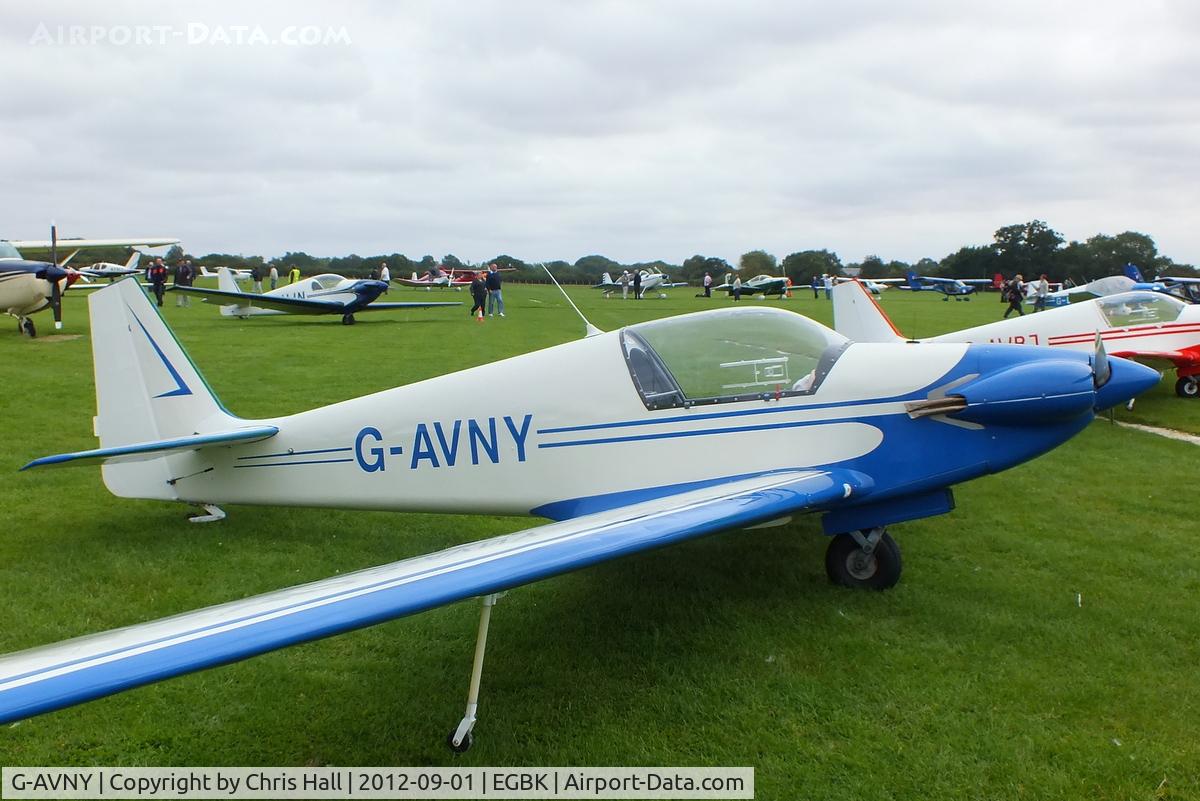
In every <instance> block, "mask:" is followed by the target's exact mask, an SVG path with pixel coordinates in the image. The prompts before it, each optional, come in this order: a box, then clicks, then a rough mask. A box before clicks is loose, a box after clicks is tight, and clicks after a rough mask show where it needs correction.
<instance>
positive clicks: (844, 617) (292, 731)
mask: <svg viewBox="0 0 1200 801" xmlns="http://www.w3.org/2000/svg"><path fill="white" fill-rule="evenodd" d="M572 294H573V296H574V297H576V298H577V301H578V302H579V303H580V304H581V305H582V306H583V308H584V309H585V311H586V312H587V313H588V315H589V316H590V317H591V319H592V320H593V322H594V323H596V324H597V325H599V326H600V327H601V328H606V329H608V328H614V327H617V326H619V325H622V324H624V323H628V322H634V321H637V320H644V319H651V318H653V317H657V316H661V315H665V314H674V313H679V312H685V311H691V310H695V309H699V308H708V307H710V306H713V305H722V304H727V303H728V301H727V300H725V299H714V300H712V301H707V302H706V301H703V300H697V299H695V298H693V297H692V294H693V292H691V291H687V290H682V291H680V290H677V291H675V292H674V293H673V294H672V296H671V297H670V298H669V299H667V300H659V299H648V300H645V301H642V302H640V303H638V302H634V301H626V302H622V301H620V300H619V299H614V300H607V301H606V300H603V299H601V298H600V297H599V293H592V292H589V291H587V290H584V289H572ZM505 295H506V301H507V305H508V314H509V316H508V317H507V318H506V319H504V320H499V319H496V320H489V321H487V322H486V323H485V324H483V325H479V324H477V323H474V322H471V321H469V320H468V319H467V316H466V307H465V306H464V307H463V309H462V311H461V312H459V311H456V310H450V311H447V310H438V309H432V310H427V311H414V312H409V313H402V314H398V315H384V314H381V315H375V316H372V315H362V316H361V317H360V323H359V324H358V325H356V326H353V327H343V326H341V325H340V324H339V322H338V320H337V319H336V318H329V319H320V318H273V319H259V320H249V321H244V322H243V321H232V320H226V319H221V318H219V316H218V315H217V314H216V311H215V310H214V309H212V308H208V307H206V306H204V305H195V304H194V305H193V307H192V308H190V309H176V308H175V307H174V306H172V305H168V306H167V308H166V309H165V312H166V316H167V318H168V320H169V321H170V323H171V325H172V326H173V328H174V329H175V331H176V332H177V334H178V336H179V337H180V339H181V341H182V342H183V343H184V344H185V346H186V347H187V348H188V349H189V352H190V353H191V355H192V356H193V358H194V359H195V360H196V362H197V364H198V365H199V366H200V368H201V369H202V370H203V371H204V374H205V376H206V378H207V379H208V380H209V382H210V383H211V384H212V386H213V388H214V389H215V391H216V392H217V393H218V395H219V396H220V397H221V398H222V400H223V401H224V402H225V403H226V405H227V406H229V408H231V409H232V410H233V411H234V412H236V413H239V414H242V415H245V416H247V417H254V416H260V415H268V414H271V415H274V414H282V413H288V412H294V411H298V410H301V409H305V408H309V407H312V406H315V405H319V404H324V403H329V402H333V401H337V400H341V399H345V398H349V397H354V396H357V395H360V394H363V393H366V392H371V391H375V390H379V389H383V388H387V387H391V386H394V385H396V384H403V383H408V382H410V381H415V380H419V379H421V378H425V377H428V376H432V375H437V374H440V373H443V372H447V371H450V370H455V369H462V368H466V367H470V366H473V365H477V364H481V363H484V362H487V361H490V360H492V359H495V358H498V357H502V356H507V355H511V354H515V353H520V352H524V351H528V350H532V349H535V348H538V347H542V346H545V345H549V344H553V343H557V342H562V341H566V340H569V339H571V338H573V337H576V336H578V335H579V334H580V333H581V331H582V326H581V324H580V323H579V321H578V319H577V318H575V317H574V314H573V313H572V312H571V311H570V309H568V308H567V307H566V304H565V303H564V302H563V301H562V299H561V297H559V296H557V295H556V294H555V293H554V292H553V291H552V290H550V289H549V288H546V287H520V286H510V287H508V288H507V289H506V290H505ZM428 296H433V297H435V298H439V297H441V293H430V294H429V295H427V294H426V293H423V292H403V291H394V292H392V293H391V296H390V298H389V299H400V298H404V297H410V298H421V297H428ZM452 297H457V296H456V295H452ZM168 300H170V298H168ZM746 302H758V301H746ZM769 302H771V303H776V302H777V301H769ZM66 303H67V307H66V313H67V326H66V330H65V331H64V332H63V333H64V334H67V335H72V334H81V335H82V336H81V337H80V338H78V339H70V340H63V339H51V338H46V339H42V340H36V341H30V340H27V339H24V338H22V337H18V336H17V335H16V333H15V330H14V331H12V332H11V333H9V332H6V333H5V334H4V335H2V336H0V382H2V385H3V386H4V388H5V391H4V392H3V393H2V395H3V401H2V402H3V404H4V406H3V409H2V410H0V411H2V413H3V420H4V421H5V425H4V430H3V434H4V436H3V438H0V476H3V477H2V478H0V493H2V497H3V500H4V502H3V504H2V506H0V557H2V558H0V653H7V652H10V651H13V650H17V649H20V648H25V647H31V646H35V645H40V644H44V643H48V642H53V641H56V640H59V639H62V638H65V637H71V636H75V635H80V634H85V633H90V632H94V631H99V630H103V629H108V628H111V627H115V626H121V625H127V624H131V623H136V622H139V621H142V620H147V619H151V618H155V617H160V616H163V615H168V614H172V613H175V612H180V611H184V610H188V609H193V608H196V607H200V606H204V605H208V604H213V603H219V602H221V601H226V600H230V599H233V598H238V597H242V596H245V595H250V594H253V593H257V592H262V591H266V590H270V589H275V588H278V587H283V586H287V585H291V584H295V583H299V582H302V581H307V580H311V579H316V578H321V577H324V576H328V575H332V574H333V573H334V572H336V571H342V572H345V571H348V570H354V569H357V568H361V567H366V566H370V565H376V564H381V563H385V562H389V561H393V560H396V559H399V558H403V557H406V556H411V555H415V554H420V553H424V552H428V551H432V550H435V549H439V548H444V547H447V546H449V545H452V544H454V543H458V542H463V541H467V540H472V539H478V538H481V537H487V536H492V535H495V534H499V533H502V532H505V531H511V530H515V529H517V528H521V527H524V526H525V525H527V521H523V520H517V519H512V518H491V517H452V516H437V515H416V514H386V513H362V512H345V511H335V510H330V511H323V510H291V509H273V508H251V507H229V508H228V509H227V511H229V512H230V517H229V519H228V520H226V521H224V522H223V523H220V524H216V525H207V526H195V525H190V524H188V523H187V522H185V520H184V518H183V514H184V509H183V507H179V506H175V505H170V504H164V503H156V502H146V501H125V500H119V499H116V498H113V497H112V496H110V495H109V494H108V493H107V491H106V490H105V489H104V487H103V485H102V484H101V482H100V477H99V471H98V470H96V469H95V468H77V469H69V470H60V471H42V472H37V471H35V472H30V473H17V472H15V471H16V468H17V467H19V466H20V465H21V464H23V463H24V462H26V461H27V460H28V459H30V458H33V457H35V456H40V455H44V454H47V453H56V452H61V451H66V450H75V449H80V448H87V447H94V446H95V440H94V438H93V437H92V436H91V416H92V415H93V414H94V408H95V406H94V397H93V388H92V380H91V357H90V350H89V342H88V337H87V325H86V308H85V307H86V304H84V303H82V302H81V301H79V300H78V299H72V298H70V297H68V300H67V301H66ZM884 305H885V307H886V308H888V309H889V310H890V311H891V313H892V314H893V316H894V318H895V319H896V322H897V324H898V325H900V326H901V328H902V329H903V330H905V332H906V333H908V332H910V331H916V332H917V333H920V334H932V333H938V332H940V331H944V330H950V329H952V328H956V327H962V326H965V325H971V324H977V323H980V322H985V321H987V320H989V319H995V318H997V317H999V314H1000V311H1001V306H1000V304H999V303H996V302H992V301H991V299H990V296H988V297H985V298H984V299H981V300H977V301H974V302H972V303H954V302H950V303H942V302H941V301H940V300H938V299H937V298H936V297H934V296H931V295H923V294H922V295H908V294H901V293H899V292H892V293H889V295H888V297H887V298H886V299H885V300H884ZM787 307H788V308H792V309H795V310H797V311H801V312H804V313H810V314H811V315H812V316H814V317H816V318H817V319H819V320H823V321H826V322H828V321H829V319H830V311H829V304H828V303H827V302H825V301H813V300H812V296H811V293H803V292H798V293H797V297H796V298H795V299H794V300H792V301H788V302H787ZM39 323H41V327H42V328H43V329H45V330H46V333H49V328H50V326H49V323H48V320H46V318H45V316H44V315H43V316H42V319H40V320H39ZM12 328H14V329H15V326H12ZM547 390H548V391H550V388H547ZM1164 390H1165V392H1164ZM1169 392H1170V387H1169V386H1167V384H1166V383H1165V382H1164V384H1163V385H1162V386H1161V387H1160V388H1159V390H1157V391H1155V392H1153V393H1151V394H1150V395H1149V396H1148V397H1147V398H1145V399H1143V400H1141V401H1139V402H1138V406H1137V413H1136V416H1137V417H1139V418H1141V419H1153V420H1155V421H1156V422H1157V423H1158V424H1161V425H1170V426H1171V427H1175V428H1185V429H1190V430H1200V426H1198V425H1197V421H1198V418H1197V414H1200V404H1195V405H1193V404H1191V403H1189V402H1187V401H1183V400H1180V399H1177V398H1175V397H1173V395H1170V394H1169ZM479 400H480V404H481V405H486V403H487V397H486V393H485V392H484V393H483V394H481V396H480V399H479ZM1117 418H1118V419H1130V418H1131V416H1130V415H1129V414H1127V413H1126V412H1124V410H1121V411H1119V412H1118V414H1117ZM1196 457H1197V454H1196V451H1195V448H1194V447H1193V446H1190V445H1186V444H1181V443H1177V442H1171V441H1168V440H1164V439H1161V438H1158V437H1153V436H1149V435H1145V434H1140V433H1137V432H1132V431H1128V430H1124V429H1119V428H1115V427H1112V426H1110V425H1108V424H1107V423H1104V422H1097V423H1095V424H1093V425H1092V426H1091V427H1090V428H1089V429H1088V430H1087V431H1085V432H1084V433H1083V434H1082V435H1081V436H1080V437H1078V438H1077V439H1076V440H1075V441H1073V442H1071V443H1068V444H1067V445H1066V446H1064V447H1062V448H1059V449H1058V450H1056V451H1054V452H1052V453H1051V454H1049V455H1047V456H1044V457H1042V458H1040V459H1038V460H1036V461H1034V462H1031V463H1029V464H1027V465H1023V466H1021V467H1019V468H1016V469H1014V470H1010V471H1008V472H1006V473H1003V474H1001V475H998V476H993V477H989V478H986V479H981V480H977V481H974V482H971V483H969V484H966V485H964V486H962V487H960V488H959V489H958V490H957V499H958V509H957V510H956V511H954V512H953V513H951V514H949V515H946V516H943V517H939V518H932V519H928V520H922V521H917V522H913V523H907V524H904V525H899V526H896V527H894V529H893V534H894V535H895V536H896V537H897V539H898V541H899V542H900V544H901V547H902V548H903V549H904V560H905V575H904V578H903V580H902V581H901V583H900V585H899V586H898V587H896V588H895V589H894V590H892V591H890V592H887V593H882V594H871V593H860V592H852V591H846V590H841V589H838V588H835V587H832V586H830V585H829V584H828V583H827V582H826V580H825V577H824V571H823V567H822V555H823V552H824V545H825V541H824V539H823V538H822V537H821V536H820V535H819V528H818V525H817V521H816V520H815V519H811V518H802V519H800V520H798V521H797V522H796V523H793V524H791V525H789V526H786V527H781V528H774V529H765V530H758V531H746V532H730V533H727V534H724V535H720V536H716V537H711V538H708V539H705V540H701V541H697V542H693V543H689V544H686V545H683V546H680V547H675V548H672V549H669V550H665V551H660V552H654V553H650V554H645V555H642V556H639V557H636V558H631V559H625V560H622V561H619V562H615V563H610V564H606V565H602V566H598V567H595V568H592V569H588V570H584V571H581V572H578V573H575V574H571V575H567V576H562V577H559V578H556V579H552V580H549V581H545V582H542V583H539V584H536V585H533V586H530V587H526V588H523V589H520V590H518V591H515V592H513V593H511V594H509V595H508V596H507V597H506V598H505V599H504V600H503V601H501V603H500V604H499V606H498V607H497V609H496V613H495V615H494V617H493V623H492V639H491V641H490V643H489V651H488V664H487V670H486V672H485V675H484V695H483V699H482V704H481V708H480V715H481V717H480V722H479V724H478V726H477V729H476V735H477V737H476V745H475V748H474V749H473V750H472V751H471V752H469V753H468V754H466V755H465V756H462V757H458V758H455V757H453V756H452V755H451V754H450V753H449V752H448V751H447V750H446V749H445V747H444V745H443V744H442V740H443V738H444V737H445V735H446V732H448V731H449V730H450V729H451V728H452V726H453V725H454V724H455V723H457V720H458V717H459V715H461V712H462V704H463V701H464V696H465V692H466V682H467V674H468V670H469V664H470V658H471V652H472V648H473V641H474V632H475V623H476V616H477V608H476V606H475V605H474V604H469V603H464V604H457V605H454V606H452V607H448V608H445V609H440V610H436V611H433V612H430V613H427V614H423V615H418V616H416V617H412V618H407V619H404V620H400V621H396V622H394V623H390V624H386V625H383V626H378V627H375V628H372V629H367V630H364V631H361V632H356V633H353V634H349V635H345V636H341V637H336V638H333V639H330V640H326V641H323V642H319V643H313V644H309V645H305V646H301V647H297V648H291V649H287V650H285V651H281V652H277V653H274V654H269V655H267V656H263V657H259V658H256V659H252V660H249V661H247V662H243V663H240V664H237V665H233V666H228V667H225V668H220V669H217V670H213V671H207V672H204V673H199V674H195V675H191V676H186V677H183V678H180V679H175V680H171V681H168V682H164V683H161V684H157V685H153V686H150V687H146V688H142V689H139V690H135V691H132V692H129V693H124V694H121V695H117V696H113V697H111V698H107V699H104V700H101V701H97V702H94V703H91V704H86V705H83V706H80V707H76V708H73V709H68V710H63V711H61V712H57V713H53V714H50V715H44V716H41V717H38V718H34V719H31V720H27V721H23V722H21V723H19V724H17V725H15V726H9V727H5V728H2V729H0V764H5V765H21V764H24V765H38V764H57V765H90V764H124V765H278V764H284V765H292V764H294V765H321V764H359V765H389V764H395V765H406V764H412V765H431V764H432V765H436V764H466V765H507V764H514V765H572V764H576V765H606V764H614V765H625V764H633V765H710V764H714V765H752V766H754V767H755V768H756V782H757V787H758V797H759V798H763V799H777V798H807V797H813V798H822V799H843V798H844V799H858V798H872V799H874V798H887V799H892V798H895V799H901V798H912V799H930V798H947V799H962V798H979V799H996V798H1005V799H1007V798H1012V799H1023V798H1031V799H1044V798H1089V799H1092V798H1098V799H1126V798H1133V799H1152V798H1195V797H1200V739H1198V738H1197V736H1196V734H1197V722H1196V721H1197V714H1198V712H1200V708H1198V703H1197V700H1196V683H1195V682H1196V666H1197V664H1200V615H1198V614H1197V604H1198V599H1200V556H1197V550H1196V547H1195V546H1196V543H1195V534H1196V525H1195V523H1194V520H1193V516H1194V510H1193V509H1192V508H1191V507H1190V505H1189V500H1190V489H1191V488H1192V487H1195V486H1197V485H1198V484H1200V466H1198V465H1200V462H1198V460H1197V458H1196ZM1077 594H1079V596H1081V598H1082V605H1078V604H1077ZM1164 779H1165V780H1166V781H1165V784H1163V781H1164Z"/></svg>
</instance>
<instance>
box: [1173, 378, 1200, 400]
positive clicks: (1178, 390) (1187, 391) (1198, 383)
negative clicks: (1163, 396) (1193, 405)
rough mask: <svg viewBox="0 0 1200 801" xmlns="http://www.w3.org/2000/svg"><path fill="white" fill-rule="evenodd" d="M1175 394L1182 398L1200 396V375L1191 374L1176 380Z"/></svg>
mask: <svg viewBox="0 0 1200 801" xmlns="http://www.w3.org/2000/svg"><path fill="white" fill-rule="evenodd" d="M1175 394H1176V395H1178V396H1179V397H1181V398H1196V397H1200V376H1194V375H1190V376H1188V377H1187V378H1181V379H1179V380H1178V381H1176V382H1175Z"/></svg>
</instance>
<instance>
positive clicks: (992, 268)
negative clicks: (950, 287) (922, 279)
mask: <svg viewBox="0 0 1200 801" xmlns="http://www.w3.org/2000/svg"><path fill="white" fill-rule="evenodd" d="M921 272H922V274H923V275H933V276H940V277H943V278H991V277H992V276H993V275H995V274H996V273H998V272H1002V270H1001V267H1000V257H999V256H998V255H997V254H996V250H995V248H994V247H988V246H987V245H977V246H970V247H962V248H959V249H958V250H956V251H955V252H954V253H951V254H950V255H949V256H946V257H945V258H944V259H942V260H941V262H939V263H938V265H937V266H936V268H930V269H929V271H928V272H927V273H926V272H925V270H924V269H922V271H921Z"/></svg>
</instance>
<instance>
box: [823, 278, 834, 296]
mask: <svg viewBox="0 0 1200 801" xmlns="http://www.w3.org/2000/svg"><path fill="white" fill-rule="evenodd" d="M825 300H833V276H832V275H830V274H829V273H825Z"/></svg>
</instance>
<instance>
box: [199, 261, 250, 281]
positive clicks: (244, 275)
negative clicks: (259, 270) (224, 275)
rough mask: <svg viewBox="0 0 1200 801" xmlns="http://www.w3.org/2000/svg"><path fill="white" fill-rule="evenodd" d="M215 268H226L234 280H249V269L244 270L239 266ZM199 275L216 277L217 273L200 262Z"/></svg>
mask: <svg viewBox="0 0 1200 801" xmlns="http://www.w3.org/2000/svg"><path fill="white" fill-rule="evenodd" d="M217 270H218V272H219V271H220V270H228V271H229V274H230V275H231V276H232V277H233V280H234V281H249V280H250V271H249V270H244V269H242V268H240V267H218V268H217ZM200 277H201V278H216V277H217V273H215V272H213V271H212V270H210V269H208V268H207V267H205V266H204V265H203V264H201V265H200Z"/></svg>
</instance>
